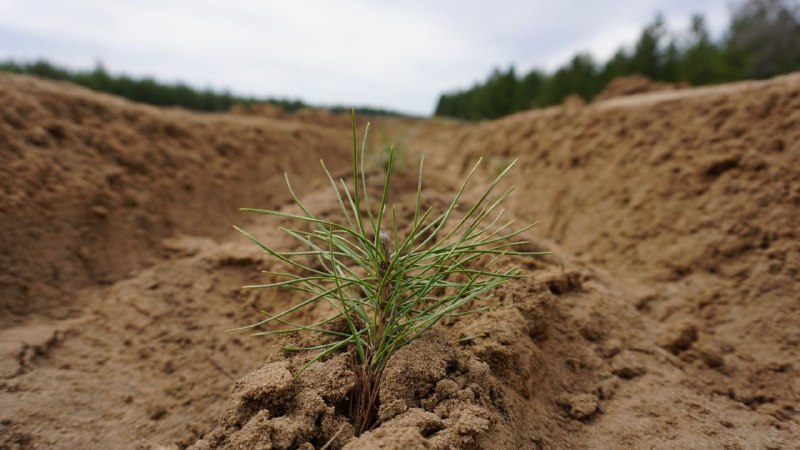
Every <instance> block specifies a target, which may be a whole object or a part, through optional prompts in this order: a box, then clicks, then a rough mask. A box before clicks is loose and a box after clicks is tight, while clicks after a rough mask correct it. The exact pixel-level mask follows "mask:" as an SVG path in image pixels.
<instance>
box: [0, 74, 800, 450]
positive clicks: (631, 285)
mask: <svg viewBox="0 0 800 450" xmlns="http://www.w3.org/2000/svg"><path fill="white" fill-rule="evenodd" d="M375 125H376V126H375V130H374V131H375V133H374V136H375V137H376V138H375V140H374V144H375V145H376V146H378V145H379V144H381V142H382V141H383V140H386V139H389V140H395V141H398V142H399V143H400V144H402V145H403V146H404V147H405V148H406V149H407V150H408V151H407V155H406V156H407V159H408V161H407V167H408V169H407V170H406V171H405V173H404V174H401V176H400V178H399V182H398V184H397V185H396V187H395V190H394V191H393V192H392V200H393V201H394V202H396V203H397V204H398V205H399V206H400V211H401V217H402V215H403V214H404V213H405V214H408V207H409V203H410V202H411V198H410V197H411V196H412V195H413V193H412V192H411V191H412V189H411V188H410V187H411V186H413V182H414V181H413V179H412V178H413V172H414V170H413V169H411V168H410V167H412V166H413V164H414V161H415V160H416V158H417V156H418V155H419V154H425V155H426V158H427V161H428V163H427V164H428V171H427V175H426V177H425V185H426V186H427V190H426V193H425V201H426V203H427V204H430V205H431V206H434V207H436V206H441V205H443V204H444V202H446V201H447V200H448V199H449V198H450V197H451V196H452V194H453V192H454V191H455V189H456V188H457V184H458V182H459V180H460V179H461V178H462V176H463V174H464V171H465V170H466V169H468V167H469V166H470V165H471V164H472V163H473V162H474V160H475V159H477V157H479V156H485V157H486V160H485V164H484V166H483V167H484V169H483V171H482V172H481V174H480V176H481V179H483V180H485V179H486V178H489V177H491V176H492V174H494V173H495V172H496V171H497V170H498V168H499V167H501V166H502V165H503V164H504V163H506V162H508V161H510V160H511V159H513V158H519V159H520V163H519V167H518V169H516V171H515V172H514V173H515V177H516V178H517V180H516V182H517V183H518V185H519V189H518V191H517V192H516V193H515V194H514V196H513V197H512V198H511V199H510V201H509V203H508V206H509V209H510V210H512V211H513V214H514V215H516V216H517V217H519V218H520V219H521V220H523V221H532V220H537V219H540V220H541V224H540V225H539V226H538V227H537V228H534V229H533V230H531V232H529V233H528V234H527V236H526V237H528V238H529V239H530V240H531V241H532V244H531V245H530V248H531V249H550V250H552V251H553V252H554V255H553V256H550V257H547V258H541V259H536V260H525V259H517V260H513V261H510V262H509V263H517V264H520V265H522V266H524V267H525V268H527V270H528V272H529V274H530V276H529V277H528V278H527V279H525V280H521V281H516V282H513V283H510V284H508V285H506V286H504V287H503V288H501V289H500V290H499V292H498V293H497V297H498V305H497V306H496V307H494V308H493V309H492V310H490V311H488V312H486V313H484V314H482V315H479V316H474V317H469V318H465V319H460V320H457V321H454V322H452V323H448V324H445V325H444V326H442V327H440V329H438V330H437V331H436V332H434V333H431V334H430V335H428V336H426V337H425V338H423V339H421V340H419V341H417V342H416V343H414V344H412V345H410V346H408V347H406V348H405V349H403V350H402V351H401V352H400V353H399V354H398V355H397V356H396V357H395V358H394V359H393V360H392V361H391V363H390V365H389V367H388V368H387V374H386V377H387V378H386V382H385V383H384V385H383V387H382V391H381V404H382V407H381V412H380V416H381V421H382V424H381V426H380V427H379V428H378V429H377V430H374V431H372V432H370V433H367V434H365V435H362V436H361V437H358V438H353V437H352V429H350V428H349V425H348V424H347V420H346V417H345V413H346V407H345V405H346V404H347V396H348V394H349V390H348V389H349V387H350V386H352V382H353V379H352V373H351V372H350V371H349V370H348V368H347V365H346V364H345V360H346V355H341V356H337V357H334V358H331V359H330V360H328V361H326V362H325V363H322V364H318V365H317V366H315V368H314V369H313V370H311V371H310V372H308V373H307V374H306V375H304V376H303V377H302V378H301V379H300V380H299V381H298V382H297V383H293V382H292V379H291V375H290V374H291V371H292V370H293V369H294V368H296V367H297V365H298V363H299V362H301V360H298V359H287V358H285V357H284V356H283V355H282V354H281V352H280V351H278V350H277V347H276V346H275V344H274V343H273V342H272V341H270V340H265V339H258V338H251V337H249V336H247V335H230V334H224V333H223V330H224V329H226V328H229V327H231V326H233V325H239V324H244V323H248V322H249V321H251V320H253V319H254V318H256V317H257V313H258V310H259V309H262V308H280V307H281V306H286V305H289V304H291V303H293V302H296V301H298V298H297V297H296V296H293V295H292V294H290V293H286V292H277V291H276V292H270V291H262V292H254V291H248V292H244V291H242V290H241V289H239V286H241V285H242V284H246V283H250V282H252V281H257V280H263V278H262V277H261V276H260V274H259V269H260V268H264V267H272V266H273V265H274V264H275V263H274V262H273V261H271V260H270V259H269V258H265V257H264V256H263V255H262V254H261V253H260V252H258V251H257V250H256V249H255V248H254V247H253V246H252V245H250V244H248V243H247V242H244V240H243V239H242V238H240V237H237V236H236V235H234V234H233V233H231V232H230V231H229V230H230V229H229V225H230V224H231V223H239V224H244V225H245V226H246V228H247V229H248V230H251V231H253V232H254V233H255V234H257V235H258V236H260V237H262V238H264V239H268V240H270V241H271V242H276V243H279V244H281V243H285V244H287V245H288V241H286V240H285V239H284V238H283V237H282V236H281V235H280V234H279V233H278V231H277V230H276V225H277V221H275V220H269V219H265V218H257V219H256V220H253V219H252V218H247V217H241V216H240V215H239V214H238V213H236V211H235V209H236V208H237V207H239V206H258V207H270V208H288V203H287V200H288V197H287V195H286V192H285V189H284V188H283V187H282V186H281V183H282V179H281V174H282V173H283V172H284V171H286V172H289V173H290V175H292V178H293V180H295V183H294V184H295V185H296V186H298V188H299V189H298V190H299V191H301V195H302V196H303V198H304V199H306V200H307V202H308V204H309V205H310V206H311V207H312V208H314V209H315V210H317V211H319V212H320V213H321V214H323V215H331V216H332V215H334V214H335V206H334V205H333V204H332V203H331V198H330V197H329V196H328V193H327V191H326V188H325V186H324V184H323V183H322V181H324V180H323V179H322V178H321V176H322V172H321V170H320V169H319V168H318V167H319V166H318V165H317V163H316V160H317V159H319V158H320V157H321V158H324V159H325V160H326V163H327V164H328V165H329V167H332V168H333V170H334V172H336V173H338V174H341V175H345V174H346V170H347V166H348V164H349V161H348V155H349V149H348V142H349V141H348V139H349V136H348V130H347V128H346V121H342V123H339V121H337V120H335V119H331V118H330V117H327V116H326V117H325V120H324V121H321V122H320V123H319V124H315V122H314V118H313V116H310V115H308V114H306V115H304V116H301V117H291V116H290V117H282V118H268V117H259V116H242V115H200V114H193V113H188V112H185V111H182V110H163V109H157V108H152V107H146V106H141V105H136V104H132V103H129V102H126V101H123V100H120V99H117V98H114V97H110V96H105V95H100V94H96V93H92V92H90V91H87V90H84V89H81V88H78V87H75V86H72V85H69V84H64V83H52V82H44V81H40V80H35V79H32V78H25V77H18V76H9V75H2V76H0V187H2V191H0V213H1V214H2V215H1V216H0V233H1V234H0V236H2V237H0V296H1V297H0V300H1V301H2V303H0V314H2V316H0V327H2V329H0V355H1V356H0V358H1V359H0V448H3V449H5V448H9V449H11V448H50V447H54V448H157V447H158V446H162V445H163V446H166V447H175V446H177V447H186V446H194V448H198V449H200V448H295V447H299V448H305V449H311V448H321V447H323V446H324V445H326V444H329V447H328V448H341V447H345V448H347V449H350V450H354V449H372V448H393V449H395V448H396V449H404V448H443V449H444V448H473V447H474V448H485V449H501V448H502V449H512V448H534V449H535V448H713V449H716V448H731V449H735V448H742V449H748V448H787V449H790V448H800V445H798V444H797V443H798V442H800V414H798V409H800V406H799V405H800V353H799V352H798V349H799V348H800V236H798V234H799V233H800V225H798V224H800V76H798V75H794V76H789V77H783V78H778V79H775V80H771V81H767V82H759V83H741V84H736V85H728V86H722V87H718V88H709V89H691V90H679V91H668V92H659V93H652V94H642V95H636V96H631V97H623V98H612V99H608V100H605V101H603V102H600V103H597V104H594V105H590V106H580V105H576V106H565V107H558V108H551V109H548V110H544V111H534V112H529V113H523V114H518V115H515V116H512V117H508V118H505V119H502V120H499V121H494V122H487V123H481V124H475V125H466V124H459V123H455V122H450V121H441V120H432V121H409V120H383V121H378V122H377V123H376V124H375ZM371 175H378V174H377V173H374V172H373V173H371ZM377 178H378V177H375V176H370V179H373V180H375V181H377ZM320 309H321V308H320ZM324 313H325V311H321V310H315V311H311V312H309V314H308V315H309V317H306V318H305V319H306V320H311V319H312V318H313V316H317V315H321V314H324ZM302 319H303V318H301V320H302ZM472 335H481V336H482V337H480V338H478V339H474V340H471V341H468V342H464V343H461V344H455V343H454V340H456V339H458V338H459V337H462V336H472ZM235 380H240V381H236V382H235Z"/></svg>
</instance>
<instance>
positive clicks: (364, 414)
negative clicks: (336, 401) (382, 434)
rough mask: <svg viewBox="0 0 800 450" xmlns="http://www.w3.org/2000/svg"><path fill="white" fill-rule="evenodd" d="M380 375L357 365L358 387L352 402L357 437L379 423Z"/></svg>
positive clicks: (351, 407) (351, 408) (366, 367)
mask: <svg viewBox="0 0 800 450" xmlns="http://www.w3.org/2000/svg"><path fill="white" fill-rule="evenodd" d="M379 387H380V374H376V373H374V372H372V371H371V370H370V369H369V367H368V366H363V365H359V364H356V386H355V391H354V392H353V397H352V398H351V400H350V411H351V414H352V417H353V425H354V426H355V431H356V436H358V435H360V434H361V433H363V432H365V431H369V430H371V429H372V428H374V427H375V425H376V424H377V421H378V389H379Z"/></svg>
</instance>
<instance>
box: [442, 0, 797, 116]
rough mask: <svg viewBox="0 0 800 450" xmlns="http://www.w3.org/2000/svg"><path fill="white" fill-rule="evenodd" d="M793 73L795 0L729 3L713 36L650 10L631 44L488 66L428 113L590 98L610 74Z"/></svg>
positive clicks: (700, 77) (699, 80)
mask: <svg viewBox="0 0 800 450" xmlns="http://www.w3.org/2000/svg"><path fill="white" fill-rule="evenodd" d="M796 70H800V1H798V0H745V1H743V2H740V3H738V4H737V5H735V6H734V7H733V10H732V15H731V19H730V24H729V26H728V28H727V30H726V31H725V33H723V35H722V36H721V37H719V38H717V39H714V38H712V36H711V35H710V33H709V31H708V26H707V23H706V20H705V18H704V17H703V16H702V15H695V16H693V17H692V20H691V23H690V26H689V29H688V30H684V31H682V32H673V31H671V30H670V29H669V28H668V26H667V24H666V22H665V20H664V18H663V16H661V15H657V16H656V18H655V20H653V22H652V23H650V24H648V25H647V26H646V27H644V29H643V30H642V32H641V34H640V36H639V38H638V40H637V41H636V43H635V44H634V46H633V47H632V48H620V49H619V50H618V51H617V52H616V53H615V54H614V55H613V56H612V57H611V58H609V59H608V61H605V62H604V63H598V62H597V61H595V60H594V59H593V58H592V56H591V55H589V54H586V53H580V54H578V55H576V56H575V57H573V58H572V59H571V60H570V61H569V62H568V63H567V64H565V65H563V66H561V67H559V68H558V69H557V70H555V71H554V72H552V73H546V72H545V71H542V70H538V69H536V70H532V71H531V72H529V73H527V74H523V75H517V74H516V72H515V70H514V67H513V66H512V67H510V68H509V69H507V70H505V71H504V70H498V69H495V70H494V71H493V72H492V74H491V75H490V76H489V78H488V79H487V80H486V81H484V82H483V83H478V84H476V85H474V86H473V87H471V88H469V89H466V90H463V91H457V92H451V93H445V94H443V95H442V96H441V97H440V98H439V102H438V105H437V107H436V112H435V114H436V115H437V116H449V117H455V118H459V119H466V120H480V119H494V118H497V117H501V116H504V115H507V114H511V113H514V112H517V111H523V110H527V109H531V108H541V107H546V106H551V105H556V104H559V103H561V102H562V101H563V100H564V98H566V97H567V96H569V95H573V94H574V95H578V96H580V97H581V98H583V99H584V100H586V101H590V100H591V99H592V98H594V97H595V96H596V95H597V94H599V93H600V92H602V91H603V89H604V88H605V87H606V86H607V85H608V84H609V83H610V82H611V81H612V80H613V79H615V78H617V77H620V76H625V75H634V74H639V75H644V76H646V77H648V78H650V79H652V80H655V81H663V82H686V83H689V84H692V85H707V84H716V83H725V82H730V81H736V80H743V79H763V78H769V77H773V76H775V75H779V74H784V73H788V72H792V71H796Z"/></svg>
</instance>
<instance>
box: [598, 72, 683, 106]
mask: <svg viewBox="0 0 800 450" xmlns="http://www.w3.org/2000/svg"><path fill="white" fill-rule="evenodd" d="M687 87H689V86H688V84H685V83H663V82H658V81H653V80H651V79H649V78H647V77H646V76H644V75H630V76H626V77H619V78H615V79H614V80H612V81H611V83H609V84H608V86H606V88H605V89H603V92H601V93H599V94H597V97H595V100H596V101H600V100H606V99H609V98H614V97H623V96H626V95H634V94H644V93H647V92H659V91H673V90H675V89H683V88H687Z"/></svg>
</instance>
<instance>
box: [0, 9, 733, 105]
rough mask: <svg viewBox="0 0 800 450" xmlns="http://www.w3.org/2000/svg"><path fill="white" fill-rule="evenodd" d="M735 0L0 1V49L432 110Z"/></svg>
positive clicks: (311, 98)
mask: <svg viewBox="0 0 800 450" xmlns="http://www.w3.org/2000/svg"><path fill="white" fill-rule="evenodd" d="M729 3H730V0H672V1H670V0H636V1H631V0H605V1H588V0H584V1H577V0H562V1H552V0H551V1H535V0H531V1H524V0H491V1H488V0H483V1H472V0H461V1H455V0H442V1H432V0H428V1H425V0H406V1H402V2H397V1H388V0H373V1H366V0H336V1H334V0H327V1H326V0H303V1H300V0H296V1H291V0H284V1H270V0H217V1H212V0H0V60H5V59H16V60H32V59H35V58H45V59H47V60H49V61H51V62H53V63H57V64H60V65H64V66H66V67H68V68H73V69H86V68H91V67H94V65H95V64H96V63H97V62H98V61H101V62H102V63H103V65H104V66H105V67H106V69H107V70H109V71H110V72H111V73H113V74H122V73H125V74H128V75H133V76H154V77H155V78H157V79H159V80H161V81H168V82H175V81H181V82H185V83H187V84H189V85H191V86H193V87H198V88H206V87H211V88H214V89H218V90H222V89H229V90H231V91H232V92H233V93H235V94H241V95H255V96H258V97H277V98H285V99H300V100H303V101H304V102H307V103H310V104H314V105H344V106H351V105H358V106H372V107H383V108H387V109H392V110H398V111H402V112H406V113H412V114H419V115H428V114H431V113H432V112H433V109H434V108H435V106H436V102H437V100H438V97H439V95H440V94H441V93H442V92H445V91H451V90H456V89H463V88H467V87H470V86H471V85H472V84H474V83H475V82H478V81H481V80H483V79H485V78H486V77H487V76H488V75H489V73H490V72H491V71H492V69H493V68H495V67H499V68H507V67H508V66H510V65H514V66H515V67H516V69H517V73H518V74H520V73H525V72H527V71H529V70H530V69H533V68H535V67H537V68H543V69H547V70H552V69H553V68H556V67H558V66H559V65H561V64H563V63H565V62H567V61H568V60H569V59H570V58H571V57H572V56H573V55H574V54H576V53H577V52H579V51H580V52H589V53H591V54H593V55H594V56H595V57H596V58H597V59H598V60H600V61H603V60H605V58H607V57H609V56H610V55H611V54H613V52H614V51H616V49H618V48H619V47H620V46H622V45H631V44H632V43H633V42H635V40H636V38H637V37H638V35H639V33H640V32H641V29H642V27H643V26H644V25H645V24H647V23H649V22H651V21H652V20H653V18H654V17H655V14H656V13H657V12H661V13H662V14H663V15H664V16H665V18H666V20H667V22H668V23H669V24H670V26H671V27H678V28H685V27H686V25H687V24H688V19H689V17H690V15H691V14H694V13H702V14H703V15H705V17H706V19H707V21H708V23H709V27H710V29H711V31H712V32H716V33H720V32H721V30H723V29H724V28H725V27H726V26H727V22H728V17H729V10H730V6H729Z"/></svg>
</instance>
